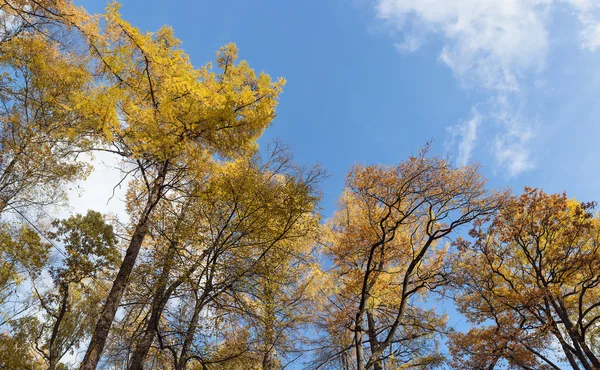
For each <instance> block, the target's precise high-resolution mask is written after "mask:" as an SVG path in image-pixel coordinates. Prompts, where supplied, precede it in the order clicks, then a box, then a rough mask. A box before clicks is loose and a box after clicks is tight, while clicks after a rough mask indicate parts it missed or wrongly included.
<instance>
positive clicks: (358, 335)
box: [354, 314, 365, 370]
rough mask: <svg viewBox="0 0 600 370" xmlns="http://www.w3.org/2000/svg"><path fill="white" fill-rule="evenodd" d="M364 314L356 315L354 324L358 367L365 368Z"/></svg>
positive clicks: (362, 369) (363, 369)
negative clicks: (362, 322) (363, 344)
mask: <svg viewBox="0 0 600 370" xmlns="http://www.w3.org/2000/svg"><path fill="white" fill-rule="evenodd" d="M361 321H362V315H360V314H357V315H356V325H355V326H354V346H355V348H356V369H357V370H365V363H364V356H363V346H362V341H363V338H362V327H361Z"/></svg>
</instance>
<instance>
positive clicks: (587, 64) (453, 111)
mask: <svg viewBox="0 0 600 370" xmlns="http://www.w3.org/2000/svg"><path fill="white" fill-rule="evenodd" d="M82 4H84V5H85V6H86V8H87V9H88V10H89V11H92V12H99V11H101V10H102V8H103V6H104V4H103V2H101V1H93V2H91V1H84V2H82ZM599 6H600V1H598V0H561V1H558V0H488V1H485V2H481V1H478V0H456V1H448V2H446V1H442V0H348V1H342V0H319V1H316V0H306V1H294V2H292V1H275V0H271V1H268V0H255V1H247V0H231V1H226V2H225V1H210V2H209V1H191V0H188V1H183V0H174V1H170V2H168V3H167V2H164V1H157V0H145V1H137V0H131V1H123V7H122V9H121V11H122V13H123V14H124V17H125V18H126V19H128V20H129V21H130V22H132V23H133V24H134V25H135V26H138V27H140V28H141V29H144V30H151V31H152V30H156V29H157V28H158V27H160V26H161V25H163V24H168V25H171V26H172V27H173V28H174V29H175V33H176V35H177V36H178V37H179V38H180V39H181V40H182V41H183V47H184V49H185V50H186V52H187V53H189V54H190V56H191V58H192V61H193V62H194V63H195V64H196V65H202V64H204V63H206V62H207V61H211V60H213V59H214V53H215V51H216V50H217V49H218V48H219V47H220V46H222V45H224V44H226V43H228V42H235V43H237V45H238V47H239V49H240V54H241V57H242V58H243V59H246V60H248V62H249V63H250V65H251V66H253V67H254V68H255V69H257V70H264V71H265V72H267V73H269V74H271V75H272V76H274V77H276V76H282V77H285V78H286V79H287V80H288V85H287V86H286V88H285V90H284V94H283V95H282V97H281V103H280V106H279V108H278V117H277V118H276V120H275V121H274V123H273V126H272V127H271V128H269V129H268V130H267V132H266V133H265V135H264V137H263V139H262V140H261V142H263V143H265V142H267V141H269V140H272V139H273V138H280V139H282V140H283V141H285V142H288V143H289V144H290V145H291V147H292V149H293V151H294V152H295V154H296V159H297V160H298V161H299V162H303V163H315V162H318V163H321V164H322V165H323V166H324V167H325V168H326V169H327V171H328V173H329V175H330V177H329V178H328V179H327V180H326V181H325V182H324V184H323V191H324V195H325V196H324V200H323V207H324V216H325V217H328V216H330V215H331V214H332V212H333V211H334V209H335V200H336V199H337V197H338V195H339V194H340V191H341V189H342V187H343V182H344V176H345V174H346V172H347V171H348V169H349V168H350V166H351V165H352V164H354V163H357V162H359V163H366V164H370V163H386V164H396V163H398V162H399V161H402V160H403V159H405V158H406V157H407V156H408V155H410V154H411V153H415V152H416V151H417V150H418V149H419V148H420V147H421V146H422V145H423V144H424V143H425V142H426V141H429V140H432V139H433V140H434V144H433V152H434V153H436V154H442V155H449V156H450V157H451V158H452V159H453V160H454V161H456V163H458V164H462V163H472V162H479V163H481V165H482V172H483V173H484V174H485V175H486V176H487V177H488V178H489V183H490V185H491V186H495V187H496V186H509V187H513V188H514V189H515V190H516V191H520V189H521V188H522V187H523V186H524V185H529V186H535V187H542V188H544V189H545V190H547V191H549V192H559V191H563V190H566V191H567V192H568V194H569V195H571V196H574V197H577V198H578V199H581V200H593V199H600V196H599V194H598V190H597V189H598V186H599V185H600V176H599V175H598V172H599V171H598V170H600V162H599V161H598V160H597V158H598V154H600V149H599V147H600V145H599V144H598V143H597V138H598V137H599V134H600V125H598V124H597V120H598V117H600V114H599V113H600V105H599V104H597V103H596V101H597V99H598V92H600V73H599V71H600V69H599V68H598V66H599V62H600V50H598V51H597V49H598V46H600V27H599V26H598V25H599V24H600V8H599ZM596 31H597V32H596Z"/></svg>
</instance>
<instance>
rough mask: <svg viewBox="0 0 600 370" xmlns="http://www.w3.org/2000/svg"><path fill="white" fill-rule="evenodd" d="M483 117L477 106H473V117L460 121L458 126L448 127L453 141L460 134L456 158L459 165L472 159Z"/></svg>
mask: <svg viewBox="0 0 600 370" xmlns="http://www.w3.org/2000/svg"><path fill="white" fill-rule="evenodd" d="M481 119H482V116H481V114H480V113H479V112H478V111H477V109H476V108H473V110H472V116H471V119H469V120H467V121H462V122H459V124H458V125H456V126H451V127H448V132H449V134H450V136H451V137H452V140H453V141H454V140H455V138H456V137H457V136H460V140H459V143H458V156H457V158H456V161H457V162H458V165H459V166H464V165H466V164H467V163H469V160H470V159H471V154H472V153H473V149H474V148H475V141H476V140H477V129H478V128H479V125H481Z"/></svg>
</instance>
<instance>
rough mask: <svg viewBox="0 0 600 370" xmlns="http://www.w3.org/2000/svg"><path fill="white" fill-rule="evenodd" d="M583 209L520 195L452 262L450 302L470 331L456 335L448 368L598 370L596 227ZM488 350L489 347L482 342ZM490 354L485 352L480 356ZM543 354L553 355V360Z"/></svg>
mask: <svg viewBox="0 0 600 370" xmlns="http://www.w3.org/2000/svg"><path fill="white" fill-rule="evenodd" d="M593 210H594V208H593V204H592V203H581V202H577V201H575V200H570V199H568V198H567V197H566V195H565V194H552V195H549V194H546V193H544V192H543V191H541V190H537V189H531V188H525V191H524V193H523V194H522V195H521V196H519V197H514V198H512V199H511V200H510V201H509V202H507V203H506V205H505V206H504V207H503V208H502V210H501V212H500V213H499V214H498V215H497V216H495V217H493V218H491V219H490V220H489V223H488V222H483V221H481V222H478V223H477V224H476V225H475V228H474V229H473V230H472V231H471V236H472V237H473V241H471V242H469V241H466V240H460V241H459V242H458V243H457V245H458V247H459V248H460V250H459V254H457V256H456V257H455V259H454V268H453V271H454V272H455V276H456V287H457V289H458V290H457V302H458V307H459V308H460V311H461V312H462V313H463V314H465V315H466V316H467V317H468V318H469V320H470V321H471V322H472V323H473V324H477V325H483V326H481V327H474V328H473V329H472V330H470V331H469V332H467V333H456V334H455V335H454V336H453V340H452V346H451V349H452V353H453V355H454V361H455V364H456V366H461V367H462V368H467V367H468V368H473V367H481V366H486V367H488V368H494V366H495V364H501V363H503V362H504V363H508V364H509V366H511V367H513V368H536V369H543V368H548V369H559V368H561V362H562V360H565V361H567V362H568V363H569V365H570V366H571V367H572V368H573V369H596V368H599V367H600V362H599V360H598V356H599V354H600V352H598V347H597V346H596V342H595V341H596V340H597V338H596V339H595V336H596V335H597V325H598V320H600V310H599V308H600V303H599V302H600V296H599V294H600V287H599V285H600V249H599V248H600V244H599V241H600V239H599V236H600V234H599V232H600V228H599V227H600V221H599V220H598V218H597V216H595V215H594V213H593ZM492 344H493V345H492ZM491 348H495V350H490V349H491ZM553 353H561V355H562V356H564V357H563V358H562V359H560V357H558V358H557V356H556V355H552V354H553Z"/></svg>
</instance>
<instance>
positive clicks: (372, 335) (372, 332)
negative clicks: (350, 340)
mask: <svg viewBox="0 0 600 370" xmlns="http://www.w3.org/2000/svg"><path fill="white" fill-rule="evenodd" d="M367 323H368V325H369V326H368V329H367V334H368V335H369V345H370V346H371V353H373V352H374V351H376V350H377V348H378V347H379V340H377V328H376V327H375V316H374V314H373V310H370V309H368V310H367ZM373 360H374V362H373V369H374V370H383V366H382V361H381V360H379V359H376V358H374V359H373Z"/></svg>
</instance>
